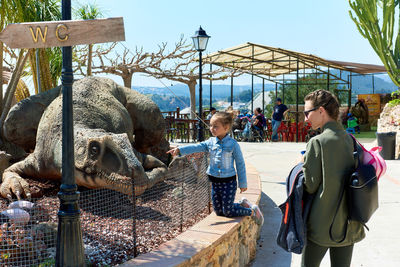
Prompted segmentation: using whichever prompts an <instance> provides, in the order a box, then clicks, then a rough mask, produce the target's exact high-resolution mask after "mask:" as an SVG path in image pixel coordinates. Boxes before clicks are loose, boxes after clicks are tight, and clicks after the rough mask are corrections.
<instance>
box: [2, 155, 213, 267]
mask: <svg viewBox="0 0 400 267" xmlns="http://www.w3.org/2000/svg"><path fill="white" fill-rule="evenodd" d="M206 167H207V157H206V155H205V154H204V153H197V154H192V155H190V156H186V157H181V158H178V159H177V160H175V161H174V162H173V163H171V165H170V169H169V171H168V174H167V177H166V179H165V180H164V181H162V182H159V183H157V184H155V185H154V186H152V187H151V188H150V189H147V190H146V191H145V192H144V193H143V194H142V195H140V196H128V195H124V194H121V193H119V192H116V191H112V190H109V189H96V190H90V189H86V188H79V191H80V200H79V206H80V212H81V215H80V219H81V228H82V238H83V243H84V250H85V256H86V260H87V263H88V265H89V266H113V265H116V264H119V263H122V262H125V261H127V260H128V259H131V258H133V257H134V256H135V255H138V254H143V253H147V252H149V251H151V250H153V249H156V248H158V247H159V245H160V244H162V243H164V242H166V241H168V240H170V239H172V238H174V237H175V236H177V235H178V234H180V233H181V232H183V231H185V230H186V229H187V228H188V227H190V226H192V225H193V224H195V223H196V222H198V221H199V220H201V219H202V218H204V217H205V216H207V215H208V214H209V213H210V183H209V182H208V178H207V175H206V173H205V169H206ZM31 182H33V183H36V186H37V187H40V188H42V190H43V188H44V190H43V193H44V196H42V197H40V198H33V199H32V200H31V201H15V202H11V203H10V202H9V201H7V200H5V199H1V200H0V211H1V215H0V220H1V225H0V266H54V265H55V254H56V239H57V227H58V225H57V223H58V216H57V213H58V209H59V198H58V197H57V192H58V188H59V186H60V184H59V183H56V182H50V181H44V182H43V181H42V182H37V181H36V182H34V181H33V180H29V183H30V184H31ZM136 186H137V185H136Z"/></svg>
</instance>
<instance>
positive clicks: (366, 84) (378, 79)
mask: <svg viewBox="0 0 400 267" xmlns="http://www.w3.org/2000/svg"><path fill="white" fill-rule="evenodd" d="M333 72H334V73H335V72H336V74H337V75H338V74H339V71H333ZM347 76H348V72H342V77H345V78H344V79H345V80H347ZM351 80H352V90H353V93H354V94H356V95H357V94H372V88H373V86H372V75H364V76H359V75H358V74H355V76H352V79H351ZM396 90H397V86H396V85H395V84H394V83H393V82H392V81H391V80H390V78H388V76H387V75H375V76H374V92H375V93H376V94H385V93H391V92H393V91H396Z"/></svg>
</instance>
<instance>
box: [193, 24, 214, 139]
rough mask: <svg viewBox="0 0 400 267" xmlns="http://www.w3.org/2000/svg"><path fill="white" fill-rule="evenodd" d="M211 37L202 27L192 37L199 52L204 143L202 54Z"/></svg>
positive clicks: (200, 109) (201, 127) (201, 133)
mask: <svg viewBox="0 0 400 267" xmlns="http://www.w3.org/2000/svg"><path fill="white" fill-rule="evenodd" d="M209 38H210V36H208V35H207V33H206V31H205V30H203V29H202V28H201V26H200V28H199V30H198V31H196V32H195V34H194V36H192V40H193V45H194V48H195V49H196V50H197V52H199V117H200V120H199V134H198V140H199V141H200V142H201V141H204V133H203V121H202V119H203V85H202V80H201V79H202V77H201V63H202V62H201V52H203V51H204V50H206V48H207V43H208V39H209Z"/></svg>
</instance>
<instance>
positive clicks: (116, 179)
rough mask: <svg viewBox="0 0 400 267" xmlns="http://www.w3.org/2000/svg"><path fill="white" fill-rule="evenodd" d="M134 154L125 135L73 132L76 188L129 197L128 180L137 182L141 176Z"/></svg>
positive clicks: (139, 165) (97, 130) (140, 168)
mask: <svg viewBox="0 0 400 267" xmlns="http://www.w3.org/2000/svg"><path fill="white" fill-rule="evenodd" d="M135 152H136V151H135V150H134V149H133V147H132V146H131V143H130V141H129V138H128V136H127V134H125V133H124V134H114V133H109V132H105V131H104V130H101V129H83V130H76V131H75V169H76V179H77V184H79V185H82V186H85V187H88V188H109V189H112V190H116V191H119V192H122V193H124V194H128V195H130V194H132V192H131V191H132V179H136V178H137V179H140V180H141V179H142V178H143V177H141V176H142V175H144V170H143V167H142V164H141V162H140V161H139V160H138V158H137V156H136V154H135ZM136 176H138V177H136Z"/></svg>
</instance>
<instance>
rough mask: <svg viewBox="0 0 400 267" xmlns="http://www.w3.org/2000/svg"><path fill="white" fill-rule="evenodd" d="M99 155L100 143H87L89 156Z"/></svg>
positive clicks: (93, 157)
mask: <svg viewBox="0 0 400 267" xmlns="http://www.w3.org/2000/svg"><path fill="white" fill-rule="evenodd" d="M99 155H100V144H99V143H98V142H92V143H91V144H90V145H89V156H90V158H92V159H95V158H97V157H98V156H99Z"/></svg>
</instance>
